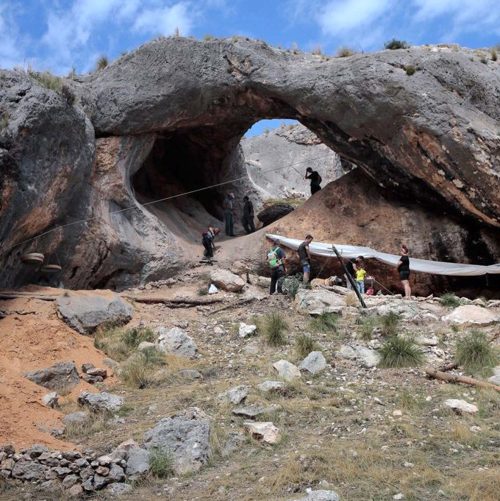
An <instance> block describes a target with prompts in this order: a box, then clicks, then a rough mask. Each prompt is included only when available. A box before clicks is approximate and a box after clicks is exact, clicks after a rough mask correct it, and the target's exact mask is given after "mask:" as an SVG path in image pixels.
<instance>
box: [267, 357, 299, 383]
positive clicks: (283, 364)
mask: <svg viewBox="0 0 500 501" xmlns="http://www.w3.org/2000/svg"><path fill="white" fill-rule="evenodd" d="M273 367H274V368H275V369H276V370H277V371H278V375H279V376H280V377H281V378H283V379H284V380H285V381H293V380H294V379H297V378H300V370H299V369H298V367H297V366H296V365H293V364H292V363H290V362H288V361H287V360H279V361H278V362H275V363H274V364H273Z"/></svg>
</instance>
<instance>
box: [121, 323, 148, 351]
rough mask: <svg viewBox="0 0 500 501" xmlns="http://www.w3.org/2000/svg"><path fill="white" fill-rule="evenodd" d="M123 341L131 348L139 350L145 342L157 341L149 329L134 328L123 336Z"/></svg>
mask: <svg viewBox="0 0 500 501" xmlns="http://www.w3.org/2000/svg"><path fill="white" fill-rule="evenodd" d="M122 339H123V341H124V342H125V344H126V345H127V346H130V348H137V347H138V346H139V345H140V344H141V343H142V342H143V341H148V342H149V343H152V342H153V341H154V340H155V335H154V332H153V331H152V330H151V329H149V328H145V327H133V328H132V329H127V330H126V331H125V332H124V333H123V334H122Z"/></svg>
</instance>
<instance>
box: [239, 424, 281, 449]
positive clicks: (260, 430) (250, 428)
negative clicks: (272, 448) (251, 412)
mask: <svg viewBox="0 0 500 501" xmlns="http://www.w3.org/2000/svg"><path fill="white" fill-rule="evenodd" d="M243 425H244V427H245V429H246V430H247V432H248V433H250V435H251V436H252V437H253V438H255V439H257V440H262V441H263V442H266V443H268V444H275V443H276V442H278V441H279V440H280V438H281V434H280V431H279V429H278V428H277V427H276V426H274V424H273V423H271V422H256V423H254V422H253V421H247V422H245V423H243Z"/></svg>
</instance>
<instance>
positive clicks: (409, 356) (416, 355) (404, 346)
mask: <svg viewBox="0 0 500 501" xmlns="http://www.w3.org/2000/svg"><path fill="white" fill-rule="evenodd" d="M380 355H381V357H382V358H381V360H380V363H379V367H385V368H397V367H415V366H418V365H420V364H421V363H422V362H423V360H424V354H423V353H422V351H421V350H420V348H419V347H418V346H417V345H416V343H415V341H414V340H413V339H410V338H406V337H400V336H393V337H391V338H389V339H388V340H387V341H386V342H385V343H384V344H383V345H382V347H381V348H380Z"/></svg>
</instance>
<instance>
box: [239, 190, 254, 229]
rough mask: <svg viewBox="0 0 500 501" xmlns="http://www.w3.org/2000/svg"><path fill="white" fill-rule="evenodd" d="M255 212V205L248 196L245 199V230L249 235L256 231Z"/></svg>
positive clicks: (243, 220) (243, 221)
mask: <svg viewBox="0 0 500 501" xmlns="http://www.w3.org/2000/svg"><path fill="white" fill-rule="evenodd" d="M253 219H254V212H253V204H252V202H251V201H250V199H249V198H248V196H246V195H245V196H244V197H243V219H242V223H243V228H245V231H246V232H247V234H248V233H253V232H254V231H255V224H254V222H253Z"/></svg>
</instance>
